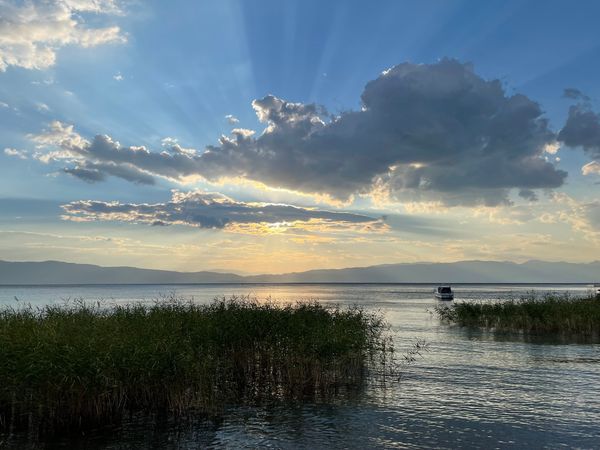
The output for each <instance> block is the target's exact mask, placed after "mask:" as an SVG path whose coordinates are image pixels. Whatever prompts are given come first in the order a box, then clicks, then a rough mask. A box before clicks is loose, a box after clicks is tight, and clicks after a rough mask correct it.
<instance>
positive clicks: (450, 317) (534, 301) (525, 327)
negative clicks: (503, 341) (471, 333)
mask: <svg viewBox="0 0 600 450" xmlns="http://www.w3.org/2000/svg"><path fill="white" fill-rule="evenodd" d="M435 310H436V313H437V315H438V316H439V317H440V318H441V319H442V320H444V321H446V322H452V323H456V324H458V325H462V326H474V327H481V328H486V329H493V330H498V331H517V332H526V333H554V334H557V333H559V334H565V335H573V336H598V335H599V334H600V297H599V296H594V295H590V296H587V297H582V298H571V297H570V296H568V295H564V296H558V295H546V296H544V297H543V298H536V297H534V296H533V295H532V296H529V297H524V298H521V299H516V300H515V299H513V300H508V301H497V302H476V303H464V302H463V303H455V304H453V305H449V306H446V305H438V306H437V307H436V308H435Z"/></svg>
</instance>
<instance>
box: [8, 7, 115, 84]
mask: <svg viewBox="0 0 600 450" xmlns="http://www.w3.org/2000/svg"><path fill="white" fill-rule="evenodd" d="M82 13H86V14H104V15H106V14H119V13H120V10H119V8H118V6H117V4H116V2H115V1H113V0H62V1H44V0H24V1H16V0H0V72H2V71H5V70H6V69H7V68H8V67H9V66H16V67H23V68H25V69H46V68H48V67H50V66H52V65H54V63H55V61H56V51H57V50H58V49H60V48H61V47H63V46H65V45H78V46H81V47H94V46H96V45H101V44H107V43H119V42H124V41H125V40H126V37H125V36H124V35H123V33H122V32H121V30H120V29H119V27H118V26H108V27H99V28H90V27H88V26H87V23H86V21H85V20H84V18H83V17H82Z"/></svg>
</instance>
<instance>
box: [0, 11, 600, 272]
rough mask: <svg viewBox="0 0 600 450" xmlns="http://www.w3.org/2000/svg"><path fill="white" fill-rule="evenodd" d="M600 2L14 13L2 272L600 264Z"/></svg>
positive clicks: (0, 33) (5, 79)
mask: <svg viewBox="0 0 600 450" xmlns="http://www.w3.org/2000/svg"><path fill="white" fill-rule="evenodd" d="M599 16H600V3H598V2H595V1H585V0H582V1H580V2H578V3H577V7H576V8H575V7H574V5H573V3H572V2H566V1H541V0H540V1H487V2H480V1H474V0H473V1H466V0H463V1H452V0H444V1H441V0H438V1H423V0H419V1H396V0H394V1H384V0H382V1H378V2H367V1H347V0H344V1H333V0H332V1H327V2H323V1H313V0H303V1H291V0H290V1H285V2H282V1H279V0H277V1H275V0H273V1H270V0H269V1H266V0H258V1H242V0H236V1H234V0H231V1H230V0H218V1H202V2H197V1H183V0H173V1H169V2H161V1H149V0H148V1H146V0H144V1H139V0H138V1H135V0H122V1H120V0H62V1H58V0H57V1H41V0H29V1H27V0H24V1H21V0H18V1H17V0H0V259H2V260H9V261H43V260H61V261H69V262H77V263H92V264H99V265H107V266H116V265H130V266H137V267H147V268H160V269H171V270H182V271H199V270H220V271H233V272H238V273H244V274H247V273H253V274H255V273H266V272H268V273H281V272H290V271H303V270H309V269H315V268H342V267H354V266H368V265H373V264H384V263H400V262H420V261H431V262H450V261H459V260H495V261H499V260H502V261H515V262H523V261H527V260H532V259H539V260H546V261H570V262H591V261H593V260H597V259H598V256H597V255H598V254H600V102H599V99H600V83H599V80H600V28H598V26H597V23H596V22H597V17H599Z"/></svg>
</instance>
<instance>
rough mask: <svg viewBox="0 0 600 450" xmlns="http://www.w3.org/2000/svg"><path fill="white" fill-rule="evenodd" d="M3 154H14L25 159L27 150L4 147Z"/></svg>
mask: <svg viewBox="0 0 600 450" xmlns="http://www.w3.org/2000/svg"><path fill="white" fill-rule="evenodd" d="M4 154H5V155H7V156H14V157H15V158H19V159H27V152H26V151H25V150H17V149H15V148H8V147H7V148H5V149H4Z"/></svg>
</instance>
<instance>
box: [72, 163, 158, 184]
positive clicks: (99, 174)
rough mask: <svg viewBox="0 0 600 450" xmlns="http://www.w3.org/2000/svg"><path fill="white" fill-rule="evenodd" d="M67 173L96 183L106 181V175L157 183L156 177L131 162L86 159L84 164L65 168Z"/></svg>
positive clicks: (144, 182) (139, 182)
mask: <svg viewBox="0 0 600 450" xmlns="http://www.w3.org/2000/svg"><path fill="white" fill-rule="evenodd" d="M64 172H65V173H68V174H70V175H73V176H75V177H77V178H79V179H81V180H83V181H85V182H88V183H96V182H99V181H104V180H105V179H106V175H112V176H114V177H118V178H122V179H123V180H126V181H130V182H132V183H136V184H148V185H152V184H155V180H154V177H153V176H152V175H150V174H148V173H145V172H143V171H141V170H139V169H137V168H136V167H133V166H131V165H130V164H120V165H119V164H114V163H92V162H87V161H84V162H82V165H78V166H75V167H73V168H65V169H64Z"/></svg>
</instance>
